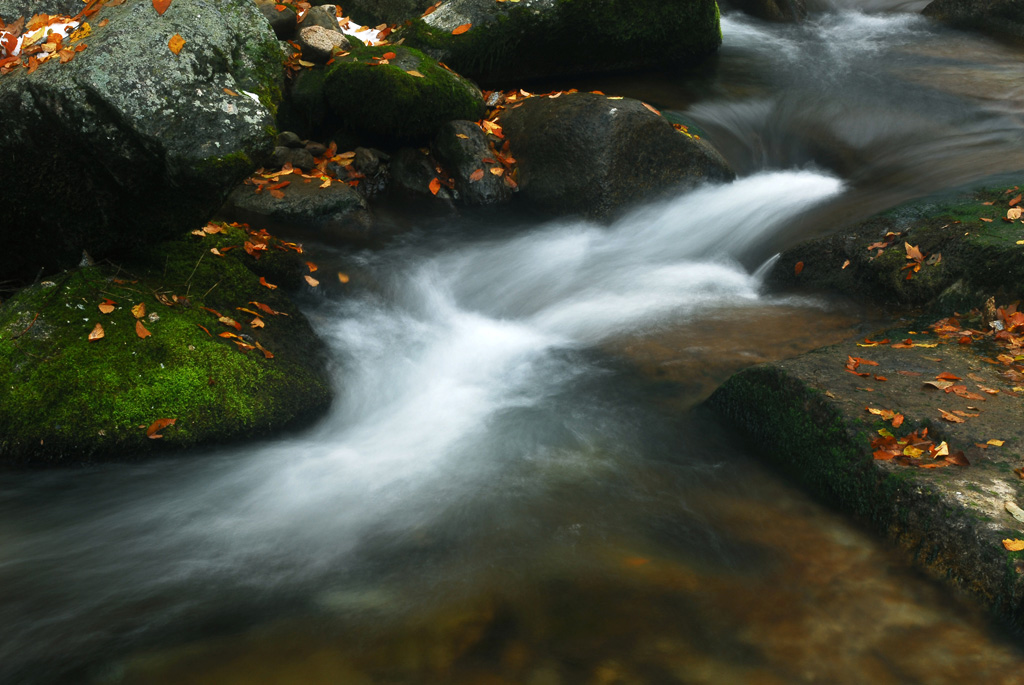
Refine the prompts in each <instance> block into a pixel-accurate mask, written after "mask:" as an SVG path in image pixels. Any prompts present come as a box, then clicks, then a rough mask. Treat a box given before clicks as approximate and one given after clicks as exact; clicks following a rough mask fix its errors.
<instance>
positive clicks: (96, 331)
mask: <svg viewBox="0 0 1024 685" xmlns="http://www.w3.org/2000/svg"><path fill="white" fill-rule="evenodd" d="M103 335H104V333H103V326H101V325H100V324H96V326H94V327H93V329H92V330H91V331H89V342H94V341H96V340H99V339H100V338H102V337H103Z"/></svg>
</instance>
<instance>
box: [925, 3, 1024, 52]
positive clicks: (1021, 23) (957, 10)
mask: <svg viewBox="0 0 1024 685" xmlns="http://www.w3.org/2000/svg"><path fill="white" fill-rule="evenodd" d="M922 13H923V14H925V15H926V16H929V17H933V18H934V19H938V20H939V21H941V22H944V23H946V24H949V25H950V26H954V27H956V28H963V29H973V30H976V31H981V32H983V33H988V34H991V35H994V36H998V37H1000V38H1006V39H1009V40H1013V41H1016V42H1022V41H1024V5H1022V4H1021V3H1020V2H1018V0H933V1H932V2H931V3H929V4H928V6H926V7H925V8H924V10H923V11H922Z"/></svg>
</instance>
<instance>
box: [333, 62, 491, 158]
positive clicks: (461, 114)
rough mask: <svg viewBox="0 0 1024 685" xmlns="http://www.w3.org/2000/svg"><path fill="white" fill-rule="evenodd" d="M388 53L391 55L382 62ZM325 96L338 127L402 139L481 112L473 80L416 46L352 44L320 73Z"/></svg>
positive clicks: (415, 137)
mask: <svg viewBox="0 0 1024 685" xmlns="http://www.w3.org/2000/svg"><path fill="white" fill-rule="evenodd" d="M389 52H391V53H395V57H393V58H392V59H390V60H386V61H387V63H386V64H381V63H380V61H381V59H382V58H383V56H384V55H385V54H386V53H389ZM410 71H412V72H416V73H418V74H420V75H419V76H417V75H415V74H410V73H409V72H410ZM323 97H324V101H325V102H326V103H327V105H328V107H329V109H330V112H331V114H332V115H333V116H334V117H335V118H336V121H337V124H338V125H339V126H341V127H344V128H347V129H349V130H351V131H353V132H356V133H361V134H365V135H367V136H370V137H374V138H386V139H390V140H400V141H409V140H425V139H427V138H429V137H430V136H432V135H433V134H434V133H435V132H436V131H437V129H438V128H440V126H441V125H442V124H444V123H445V122H447V121H452V120H454V119H470V120H477V119H479V118H480V117H481V116H483V113H484V104H483V97H482V95H481V93H480V90H479V89H478V88H477V87H476V86H475V85H474V84H473V83H472V82H470V81H468V80H466V79H464V78H462V77H461V76H459V75H458V74H455V73H452V72H451V71H448V70H446V69H444V68H443V67H441V66H440V65H438V63H437V62H436V61H434V60H433V59H431V58H430V57H427V56H426V55H424V54H423V53H422V52H420V51H419V50H414V49H412V48H407V47H403V46H393V45H392V46H383V47H366V48H353V49H352V50H351V52H350V53H349V54H348V55H347V56H346V57H340V58H337V59H335V61H334V63H333V64H332V65H330V66H329V67H327V69H326V72H325V74H324V83H323Z"/></svg>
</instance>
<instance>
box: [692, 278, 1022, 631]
mask: <svg viewBox="0 0 1024 685" xmlns="http://www.w3.org/2000/svg"><path fill="white" fill-rule="evenodd" d="M837 268H838V267H837ZM947 313H952V312H947ZM965 325H970V326H971V327H975V326H976V324H975V323H971V324H967V323H966V322H965ZM915 327H916V328H917V331H918V333H917V334H916V335H914V336H913V337H914V339H915V343H923V344H926V345H934V344H936V343H938V346H937V348H931V347H912V348H902V349H900V348H895V347H893V345H892V344H887V345H882V344H879V345H876V346H874V347H870V348H864V347H858V345H857V343H858V342H859V340H851V341H849V342H845V343H841V344H839V345H835V346H833V347H827V348H822V349H820V350H815V351H813V352H810V353H807V354H804V355H801V356H799V357H796V358H794V359H789V360H785V361H781V362H775V363H770V364H763V365H759V366H755V367H752V368H748V369H746V370H744V371H741V372H740V373H738V374H736V375H734V376H733V377H731V378H730V379H729V380H728V381H726V383H725V384H723V385H722V386H721V387H720V388H719V389H718V390H716V391H715V393H714V394H713V395H712V396H711V398H710V399H709V400H708V407H709V408H710V409H712V410H713V411H715V412H716V413H718V414H719V416H720V417H721V418H722V419H723V420H724V422H726V424H727V426H728V430H730V431H734V432H738V433H739V434H740V435H742V436H743V437H744V438H745V441H746V444H748V445H750V446H751V447H753V448H754V449H756V450H757V452H758V453H759V454H760V456H761V457H762V458H763V459H765V460H766V461H768V462H769V463H771V464H772V466H773V467H775V468H776V469H778V470H779V471H781V472H783V473H784V474H786V475H788V476H789V477H790V478H792V479H793V480H794V481H796V482H797V483H798V484H800V485H802V486H803V487H804V488H805V489H806V490H808V491H809V493H810V494H811V495H812V496H814V497H815V498H817V499H820V500H822V501H824V502H826V503H828V504H831V505H834V506H836V507H837V508H839V509H841V510H844V511H845V512H846V513H849V514H852V515H853V516H854V517H856V518H857V519H858V520H859V521H861V522H862V523H864V524H866V525H868V526H870V527H871V528H872V529H874V530H875V531H876V532H878V533H881V534H883V535H886V536H888V537H889V538H890V539H891V540H892V542H894V543H895V544H896V545H897V546H899V547H901V548H903V549H904V550H905V551H906V552H907V556H908V558H912V559H913V560H914V562H915V563H916V564H917V565H919V566H921V567H923V568H924V569H925V570H926V571H928V572H929V575H931V576H932V577H935V578H938V579H941V580H942V581H944V582H945V583H947V584H949V585H951V586H953V587H954V588H956V590H958V591H960V592H963V593H964V594H966V595H968V596H972V597H973V599H975V600H976V601H978V603H979V604H980V605H981V606H983V607H985V608H987V609H988V610H990V611H992V612H993V613H994V614H997V615H999V616H1000V617H1002V618H1005V619H1008V620H1009V621H1010V622H1011V623H1013V624H1016V625H1021V624H1022V623H1024V600H1022V598H1024V575H1022V571H1024V562H1021V560H1020V559H1019V555H1018V554H1008V553H1007V550H1006V549H1004V548H1003V545H1002V544H1001V541H1002V540H1003V539H1007V538H1009V539H1016V538H1024V524H1022V523H1021V522H1019V521H1018V520H1016V519H1014V518H1013V517H1012V516H1011V514H1010V512H1008V511H1006V508H1005V503H1006V501H1008V500H1017V501H1021V493H1022V485H1021V480H1020V478H1018V477H1017V474H1016V473H1014V469H1015V468H1018V467H1019V466H1020V465H1021V457H1022V454H1021V448H1020V445H1021V444H1022V441H1024V424H1022V422H1021V421H1020V411H1021V410H1020V402H1021V400H1020V399H1019V398H1016V397H1012V396H1009V395H1007V394H1006V391H1011V392H1012V390H1011V387H1012V386H1013V385H1014V383H1013V382H1012V381H1008V380H1007V378H1006V377H1004V376H1003V374H1004V373H1007V372H1009V369H1008V366H1004V365H1001V364H997V365H995V366H993V365H992V364H990V363H988V362H987V361H986V360H985V357H987V355H988V352H987V351H985V350H984V349H983V348H982V347H981V346H975V345H960V344H958V343H957V338H958V337H959V335H955V337H952V338H951V339H947V340H945V341H944V342H943V340H941V339H939V338H937V337H936V336H933V335H927V334H925V333H924V332H923V331H925V330H927V329H925V328H923V327H917V326H916V325H915ZM910 335H911V334H910V333H909V332H908V331H907V329H906V328H902V329H896V330H888V331H884V330H883V331H878V332H876V333H874V334H873V335H872V336H871V337H872V339H874V340H883V339H886V338H889V339H891V340H892V341H893V343H896V342H897V341H900V340H903V339H905V338H907V337H910ZM851 357H856V358H867V359H868V360H870V361H872V362H875V363H876V364H877V366H867V365H863V366H860V367H859V368H858V372H870V374H869V375H868V376H867V377H863V376H856V375H853V374H851V373H849V372H848V371H847V366H848V365H849V364H850V361H849V360H850V358H851ZM908 373H910V374H913V375H906V374H908ZM940 373H951V374H953V375H955V376H958V377H961V378H963V379H964V381H963V382H964V383H966V384H967V387H969V388H970V389H971V390H973V391H974V392H975V394H977V395H978V396H979V397H981V393H980V391H979V387H978V386H985V387H987V388H990V389H993V390H999V391H1000V393H999V394H998V395H990V394H987V393H986V395H985V396H987V397H988V399H987V401H983V400H980V399H979V400H970V399H964V398H962V397H957V396H955V395H953V394H952V393H946V392H942V391H940V390H937V389H934V388H930V387H926V386H924V385H923V381H926V380H931V379H934V378H935V377H936V376H937V375H938V374H940ZM873 376H881V377H883V378H885V379H886V380H885V381H884V382H883V381H879V380H876V379H875V378H873ZM975 378H976V379H978V380H977V381H975ZM968 379H969V380H968ZM865 387H867V388H870V389H871V390H872V391H873V392H865V391H864V390H863V388H865ZM975 404H976V405H979V406H980V407H981V410H980V411H975V410H972V409H967V412H966V413H970V414H972V416H971V417H970V418H967V419H966V420H965V421H963V422H960V423H958V422H949V421H944V420H942V418H941V417H942V413H941V412H940V411H939V409H940V408H942V409H943V410H963V409H964V408H967V407H968V406H971V405H975ZM866 405H868V406H870V407H872V408H874V409H876V410H880V409H888V410H894V411H895V412H899V413H900V414H902V415H903V419H902V421H901V422H900V424H899V426H895V425H893V424H894V423H896V421H895V420H894V417H893V418H892V419H887V420H883V418H882V417H880V416H877V415H873V414H870V413H868V412H867V411H865V408H866ZM947 413H948V412H947ZM925 427H928V429H929V430H928V436H927V437H928V438H929V439H931V440H932V442H933V445H934V446H936V447H938V446H939V445H940V444H941V443H942V442H946V443H947V450H948V452H949V454H950V455H956V453H957V452H963V454H964V456H965V457H966V461H967V462H969V465H966V466H963V465H955V464H953V463H949V462H948V461H947V460H945V459H943V458H942V457H938V458H935V459H933V458H931V457H930V456H929V455H930V450H929V451H928V452H929V453H928V454H921V455H920V456H919V459H913V458H909V457H904V456H903V455H900V457H896V458H888V459H875V458H874V456H873V451H874V450H875V448H874V447H873V446H872V441H873V440H874V439H878V438H880V434H879V431H880V430H886V431H888V432H889V433H890V434H892V435H894V436H896V437H897V438H904V437H906V436H907V435H908V434H909V433H911V431H918V432H919V431H921V429H923V428H925ZM992 438H998V439H999V440H1002V441H1005V445H1003V444H1000V445H998V446H996V445H992V444H990V443H988V442H987V441H989V440H990V439H992ZM978 443H980V444H981V447H979V446H978ZM982 447H984V448H985V449H982ZM880 451H882V450H880ZM886 456H890V457H891V453H890V455H886V454H885V453H884V452H883V454H881V455H880V457H886ZM953 459H954V460H955V461H956V462H957V463H961V464H962V463H963V462H960V461H959V460H958V458H957V457H955V456H954V457H953ZM901 461H903V462H906V463H905V464H903V463H900V462H901ZM917 464H925V465H928V466H929V468H916V465H917ZM934 466H939V467H941V468H933V467H934Z"/></svg>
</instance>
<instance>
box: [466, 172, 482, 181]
mask: <svg viewBox="0 0 1024 685" xmlns="http://www.w3.org/2000/svg"><path fill="white" fill-rule="evenodd" d="M483 177H484V170H483V169H477V170H476V171H474V172H473V173H471V174H470V175H469V180H470V181H479V180H480V179H482V178H483Z"/></svg>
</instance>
